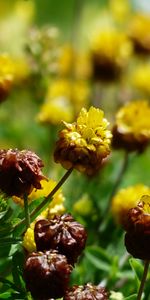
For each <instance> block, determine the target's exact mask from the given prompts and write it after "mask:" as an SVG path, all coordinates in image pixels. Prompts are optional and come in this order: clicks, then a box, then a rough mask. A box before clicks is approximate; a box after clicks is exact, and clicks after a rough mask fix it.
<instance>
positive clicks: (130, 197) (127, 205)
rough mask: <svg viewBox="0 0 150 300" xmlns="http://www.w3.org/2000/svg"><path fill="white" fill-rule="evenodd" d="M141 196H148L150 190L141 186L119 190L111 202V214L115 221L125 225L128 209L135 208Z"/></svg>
mask: <svg viewBox="0 0 150 300" xmlns="http://www.w3.org/2000/svg"><path fill="white" fill-rule="evenodd" d="M143 195H149V196H150V188H149V187H148V186H145V185H143V184H137V185H134V186H130V187H127V188H123V189H121V190H120V191H119V192H118V193H117V194H116V195H115V196H114V198H113V200H112V207H111V210H112V213H113V216H114V218H115V219H116V221H117V222H118V223H119V224H121V225H123V226H124V225H125V224H126V221H127V216H128V211H129V209H131V208H133V207H135V206H137V204H138V203H139V201H140V199H141V197H142V196H143Z"/></svg>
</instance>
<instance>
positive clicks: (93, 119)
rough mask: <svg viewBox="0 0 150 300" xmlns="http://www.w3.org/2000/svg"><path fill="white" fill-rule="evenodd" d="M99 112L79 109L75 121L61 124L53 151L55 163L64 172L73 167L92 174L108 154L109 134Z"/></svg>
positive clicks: (95, 109)
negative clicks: (61, 128) (60, 166)
mask: <svg viewBox="0 0 150 300" xmlns="http://www.w3.org/2000/svg"><path fill="white" fill-rule="evenodd" d="M108 124H109V123H108V121H107V120H106V119H105V118H104V113H103V111H102V110H100V109H98V108H95V107H93V106H91V107H90V109H89V111H87V110H86V109H85V108H82V110H81V112H80V114H79V116H78V118H77V121H76V122H75V123H73V124H68V123H66V122H64V125H65V127H66V128H65V129H64V130H62V131H60V133H59V140H58V141H57V143H56V148H55V151H54V159H55V162H60V163H61V164H62V166H63V167H64V168H66V169H70V168H72V167H74V168H75V169H77V170H78V171H80V172H83V173H86V174H87V175H94V174H96V172H98V171H99V170H100V168H101V166H102V163H103V159H104V158H106V157H107V156H108V155H109V153H110V142H111V132H110V130H108V129H107V127H108Z"/></svg>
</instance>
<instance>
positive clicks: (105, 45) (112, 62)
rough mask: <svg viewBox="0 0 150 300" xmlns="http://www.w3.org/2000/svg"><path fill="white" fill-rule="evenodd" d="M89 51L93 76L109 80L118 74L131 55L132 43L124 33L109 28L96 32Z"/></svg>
mask: <svg viewBox="0 0 150 300" xmlns="http://www.w3.org/2000/svg"><path fill="white" fill-rule="evenodd" d="M91 52H92V53H91V54H92V59H93V71H94V75H95V77H97V78H100V79H103V80H108V81H110V80H114V79H117V78H118V77H119V76H120V74H121V71H122V68H123V67H124V66H125V65H126V63H127V62H128V60H129V57H130V55H131V52H132V44H131V42H130V41H129V39H128V38H127V36H126V35H125V34H124V33H122V32H118V31H116V30H115V29H111V28H109V29H106V30H103V31H101V32H99V33H98V34H97V33H96V35H95V37H94V38H93V40H92V45H91Z"/></svg>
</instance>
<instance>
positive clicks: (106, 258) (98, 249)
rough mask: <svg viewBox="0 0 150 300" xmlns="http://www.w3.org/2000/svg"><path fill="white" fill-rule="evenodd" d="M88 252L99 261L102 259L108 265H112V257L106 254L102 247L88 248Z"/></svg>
mask: <svg viewBox="0 0 150 300" xmlns="http://www.w3.org/2000/svg"><path fill="white" fill-rule="evenodd" d="M86 251H87V252H89V253H90V254H92V255H94V256H95V257H97V258H98V259H101V260H103V261H105V262H107V263H111V260H112V258H111V256H110V255H109V254H108V253H107V252H106V250H105V249H103V248H101V247H100V246H88V247H86Z"/></svg>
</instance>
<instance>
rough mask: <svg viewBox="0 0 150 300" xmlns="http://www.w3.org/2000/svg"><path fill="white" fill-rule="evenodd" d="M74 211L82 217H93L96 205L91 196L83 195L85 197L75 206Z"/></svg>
mask: <svg viewBox="0 0 150 300" xmlns="http://www.w3.org/2000/svg"><path fill="white" fill-rule="evenodd" d="M73 210H74V211H75V212H76V213H78V214H80V215H81V216H88V215H91V214H92V212H93V211H94V205H93V202H92V200H91V199H90V198H89V195H88V194H83V196H82V197H81V198H80V199H79V200H77V201H76V202H75V204H74V205H73Z"/></svg>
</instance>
